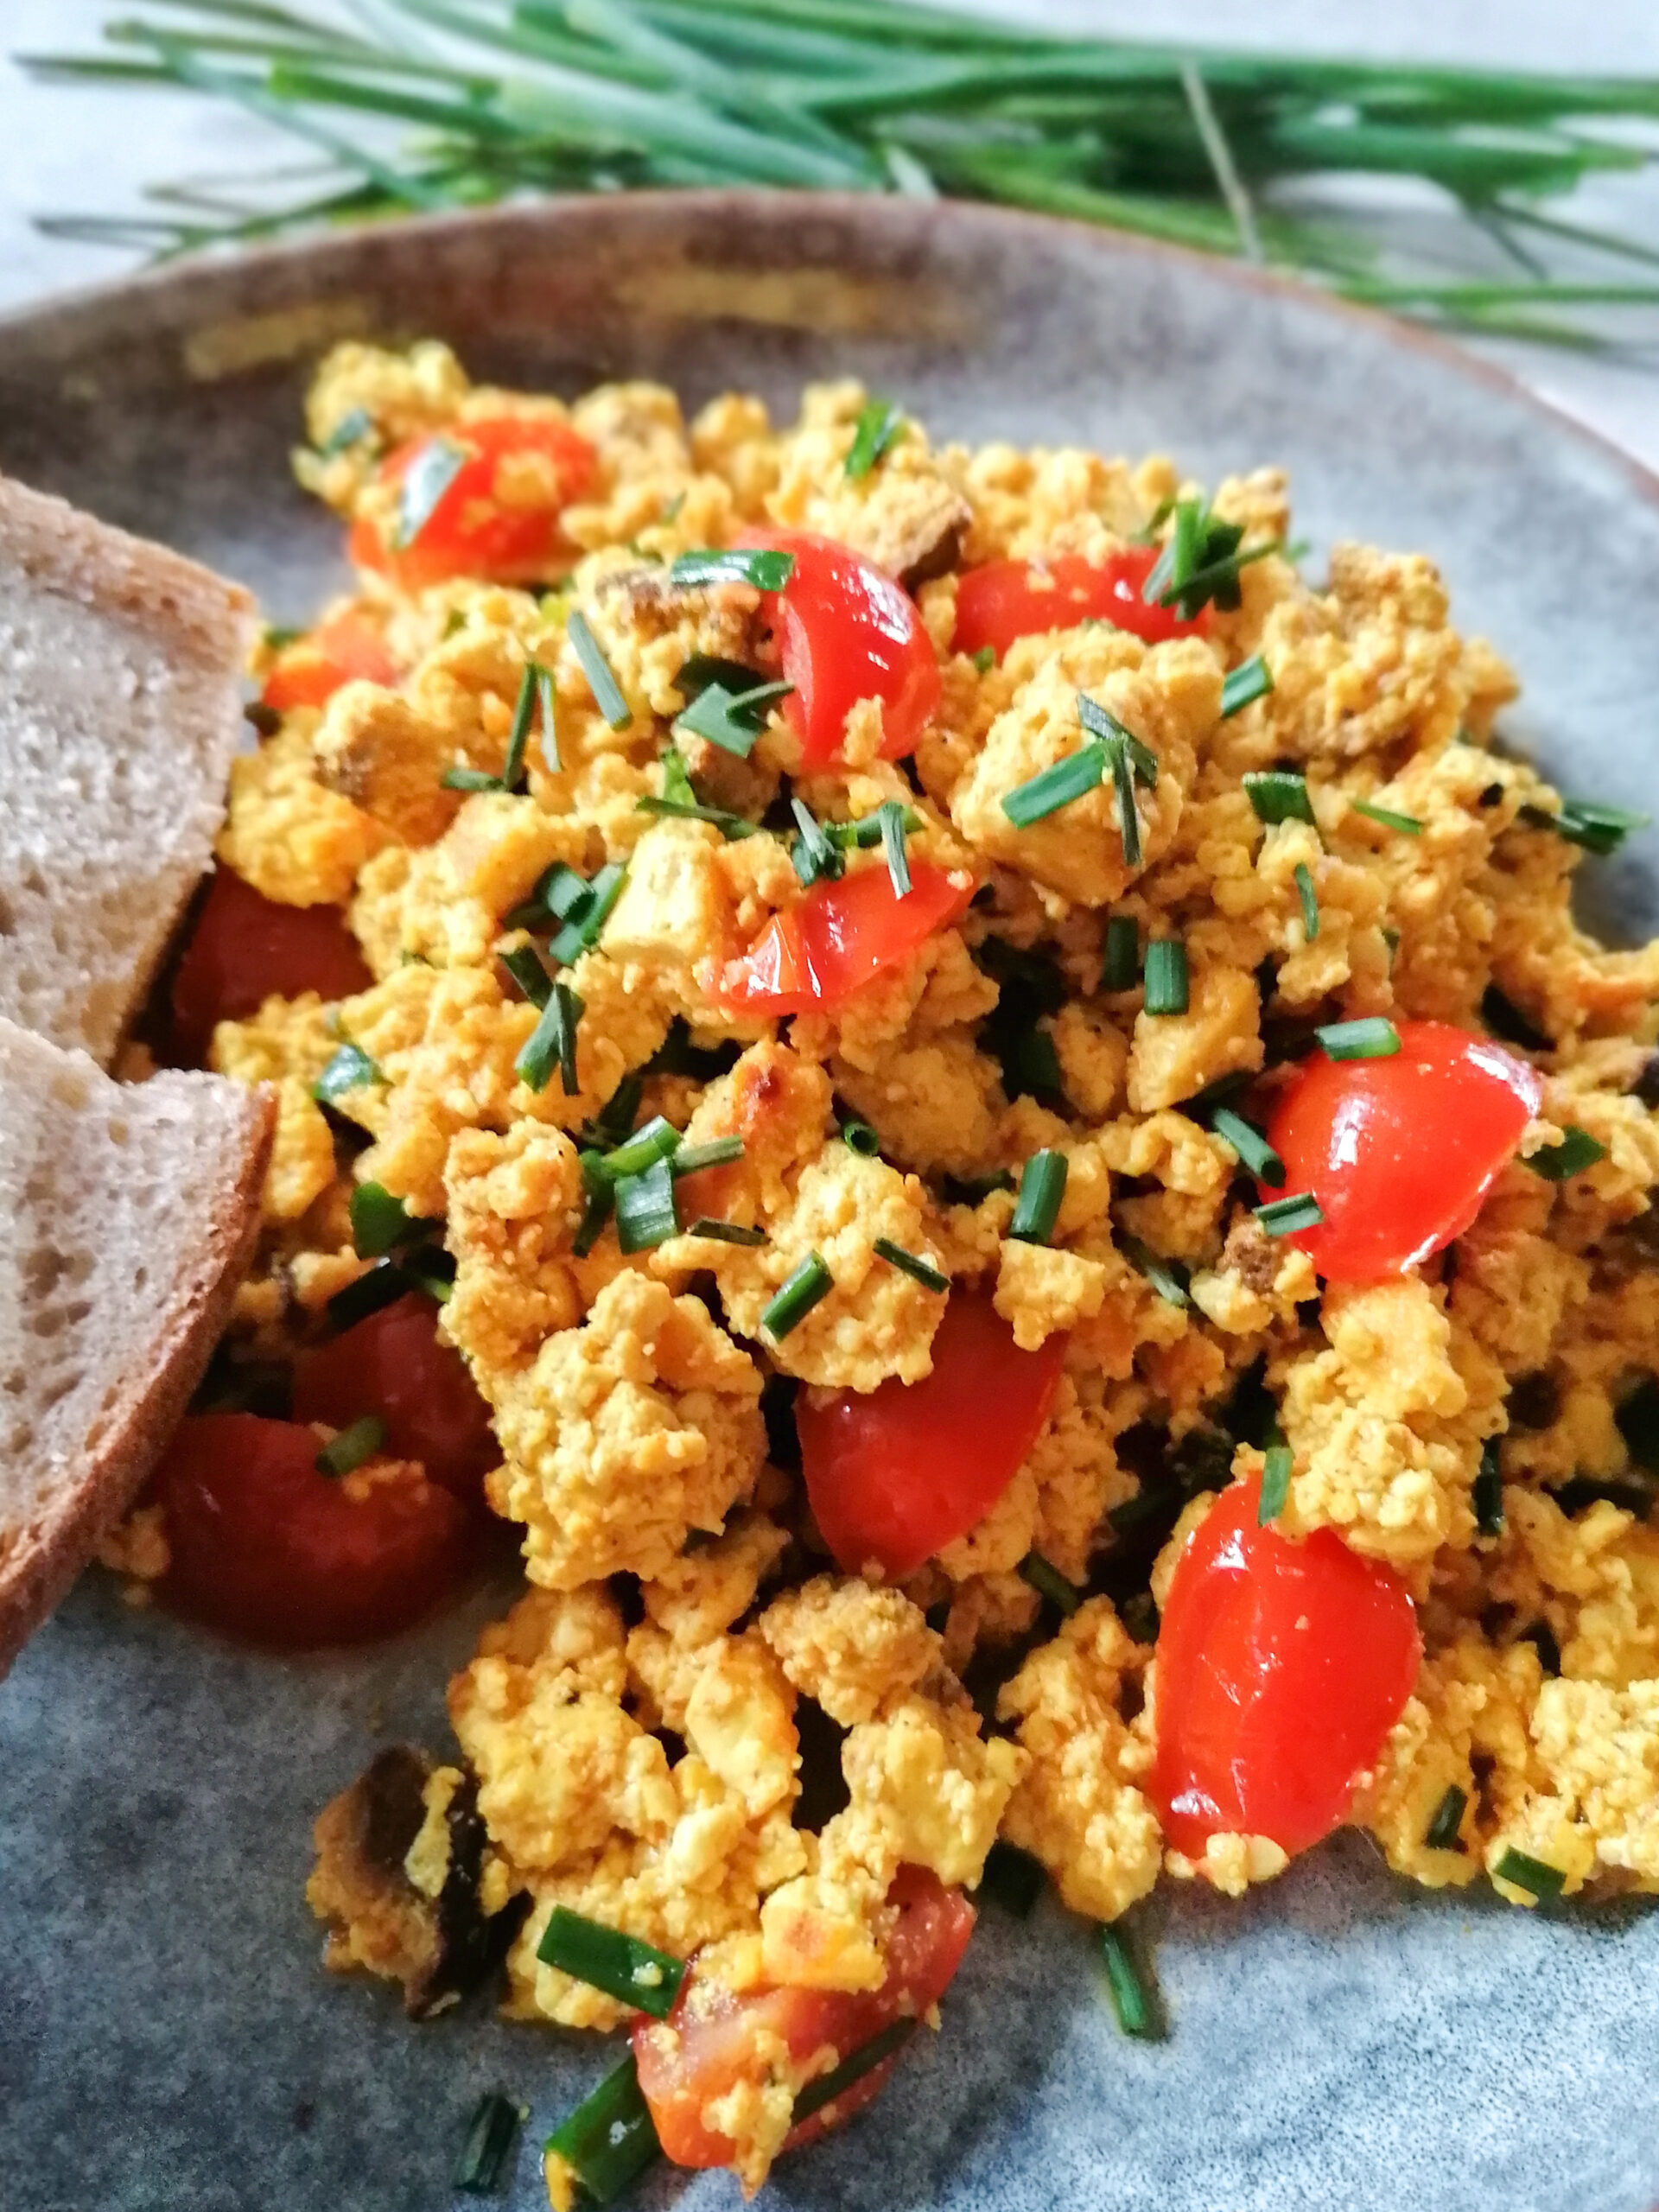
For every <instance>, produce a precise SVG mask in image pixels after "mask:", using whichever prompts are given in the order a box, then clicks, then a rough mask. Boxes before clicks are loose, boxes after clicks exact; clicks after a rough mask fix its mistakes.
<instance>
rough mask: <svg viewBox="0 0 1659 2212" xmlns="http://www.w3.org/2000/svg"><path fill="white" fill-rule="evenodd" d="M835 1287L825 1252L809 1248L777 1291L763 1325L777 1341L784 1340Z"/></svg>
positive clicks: (769, 1301) (768, 1333)
mask: <svg viewBox="0 0 1659 2212" xmlns="http://www.w3.org/2000/svg"><path fill="white" fill-rule="evenodd" d="M835 1287H836V1280H835V1277H834V1276H833V1275H832V1274H830V1272H829V1268H827V1267H826V1266H825V1264H824V1262H823V1255H822V1254H821V1253H817V1252H809V1253H808V1254H807V1255H806V1257H805V1258H804V1260H803V1261H802V1262H801V1263H800V1265H799V1266H798V1268H796V1269H795V1270H794V1272H793V1273H792V1274H791V1275H790V1277H789V1279H788V1281H786V1282H785V1284H784V1285H783V1287H782V1288H781V1289H780V1290H779V1292H778V1294H777V1295H776V1296H775V1297H774V1298H772V1299H771V1300H768V1302H767V1304H766V1307H765V1309H764V1311H763V1312H762V1313H761V1315H760V1326H761V1328H762V1329H763V1330H764V1331H765V1332H766V1335H767V1336H769V1337H770V1338H772V1342H773V1344H781V1343H782V1342H783V1340H784V1338H785V1337H786V1336H787V1335H788V1334H789V1332H790V1331H791V1329H796V1328H798V1327H799V1326H800V1325H801V1323H802V1322H803V1321H804V1320H805V1319H806V1317H807V1315H808V1314H809V1313H810V1312H811V1311H812V1308H813V1307H814V1306H817V1305H818V1304H820V1303H821V1301H822V1300H824V1299H826V1298H828V1296H829V1294H830V1292H831V1291H832V1290H833V1289H834V1288H835Z"/></svg>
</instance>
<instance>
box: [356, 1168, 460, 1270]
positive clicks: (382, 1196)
mask: <svg viewBox="0 0 1659 2212" xmlns="http://www.w3.org/2000/svg"><path fill="white" fill-rule="evenodd" d="M351 1217H352V1248H353V1250H354V1251H355V1252H356V1254H357V1256H358V1258H359V1260H384V1259H385V1256H386V1254H387V1253H388V1252H391V1251H394V1250H395V1249H397V1246H398V1245H399V1244H415V1243H419V1242H420V1241H421V1239H422V1238H423V1237H425V1236H430V1235H431V1234H432V1232H433V1231H434V1230H439V1229H442V1226H443V1224H442V1222H441V1221H432V1220H429V1219H428V1218H427V1217H425V1216H424V1215H420V1214H411V1213H410V1210H409V1208H408V1207H407V1206H406V1205H404V1201H403V1200H402V1199H401V1198H394V1197H393V1196H392V1194H391V1192H390V1191H389V1190H387V1188H386V1186H385V1184H384V1183H359V1185H357V1187H356V1189H355V1190H354V1191H353V1192H352V1197H351Z"/></svg>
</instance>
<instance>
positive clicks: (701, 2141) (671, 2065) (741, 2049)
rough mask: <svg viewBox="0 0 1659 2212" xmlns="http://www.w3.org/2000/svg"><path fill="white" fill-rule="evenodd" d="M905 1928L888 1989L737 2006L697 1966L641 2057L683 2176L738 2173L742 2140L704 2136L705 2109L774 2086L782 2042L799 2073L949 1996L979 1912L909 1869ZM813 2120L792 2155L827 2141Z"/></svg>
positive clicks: (868, 2085) (892, 1948) (764, 1998)
mask: <svg viewBox="0 0 1659 2212" xmlns="http://www.w3.org/2000/svg"><path fill="white" fill-rule="evenodd" d="M887 1897H888V1902H889V1903H890V1904H894V1905H896V1906H897V1907H898V1913H899V1916H898V1919H897V1920H896V1922H895V1923H894V1924H893V1932H892V1934H891V1935H890V1936H888V1938H887V1980H885V1981H884V1982H883V1983H882V1985H881V1986H880V1989H873V1990H868V1991H864V1992H861V1993H849V1992H846V1991H842V1990H827V1989H760V1990H755V1991H753V1992H752V1993H749V1994H748V1995H747V1996H743V1997H738V1996H734V1994H733V1993H731V1992H730V1991H729V1990H727V1989H724V1988H722V1987H721V1985H720V1984H719V1983H717V1982H715V1981H711V1980H700V1979H699V1977H698V1974H697V1970H696V1967H695V1966H693V1967H692V1969H691V1971H690V1974H687V1976H686V1978H685V1980H684V1981H683V1982H682V1984H681V1985H680V1993H679V1995H678V1997H677V1999H675V2003H674V2009H673V2011H672V2012H671V2013H670V2014H669V2016H668V2018H667V2019H666V2020H665V2021H658V2020H650V2019H644V2018H642V2019H640V2020H639V2021H638V2022H637V2023H636V2024H635V2026H634V2031H633V2051H634V2058H635V2061H636V2063H637V2064H638V2066H639V2087H640V2088H641V2089H643V2090H644V2092H645V2102H646V2103H647V2104H648V2105H649V2106H650V2107H651V2116H652V2120H654V2121H655V2122H656V2124H657V2133H658V2138H659V2139H660V2140H661V2143H662V2146H663V2148H664V2151H665V2152H667V2153H668V2155H669V2157H670V2158H672V2159H673V2161H674V2163H675V2164H676V2165H680V2166H727V2165H730V2164H731V2163H732V2160H733V2158H734V2157H735V2155H736V2145H734V2143H733V2142H732V2141H731V2139H730V2138H729V2137H728V2136H724V2135H718V2134H716V2133H715V2132H714V2130H713V2129H712V2128H710V2127H708V2126H705V2125H704V2122H703V2118H702V2114H703V2111H704V2108H705V2107H707V2106H708V2105H709V2103H710V2102H712V2101H713V2100H714V2099H715V2098H716V2097H720V2096H723V2095H725V2094H727V2092H728V2091H729V2090H730V2089H732V2088H734V2086H735V2085H736V2084H737V2083H739V2082H743V2081H747V2080H752V2081H754V2082H757V2083H760V2082H763V2081H765V2079H766V2076H767V2075H768V2073H769V2072H770V2070H771V2069H772V2064H773V2063H774V2057H773V2054H775V2052H776V2048H777V2044H779V2042H781V2043H782V2044H784V2045H785V2047H786V2049H787V2050H788V2052H789V2056H790V2057H791V2059H792V2060H794V2061H795V2062H796V2063H797V2064H800V2063H803V2062H804V2061H805V2060H807V2059H809V2058H810V2057H811V2056H812V2055H813V2053H814V2052H815V2051H820V2050H823V2049H824V2048H825V2046H826V2045H829V2046H831V2047H833V2049H834V2050H836V2052H837V2053H838V2054H839V2055H840V2056H841V2057H842V2058H849V2057H850V2056H852V2054H853V2052H854V2051H855V2050H858V2049H860V2047H861V2045H862V2044H867V2043H868V2042H869V2040H870V2038H871V2037H873V2036H876V2035H879V2034H880V2031H881V2030H882V2029H883V2028H885V2027H887V2026H888V2025H890V2024H891V2023H892V2022H893V2021H894V2020H896V2019H898V2018H901V2017H904V2018H914V2017H915V2016H916V2015H917V2014H918V2013H921V2012H925V2011H926V2009H927V2007H928V2006H929V2005H935V2004H937V2003H938V2000H939V1999H940V1998H941V1997H942V1996H943V1995H944V1992H945V1990H946V1988H947V1987H948V1986H949V1985H950V1978H951V1976H952V1975H953V1974H955V1973H956V1970H957V1967H958V1966H959V1965H960V1964H961V1962H962V1955H963V1952H964V1951H965V1950H966V1949H967V1948H968V1938H969V1936H970V1935H971V1934H972V1932H973V1926H974V1908H973V1907H972V1905H970V1904H969V1902H968V1900H967V1898H966V1897H963V1894H962V1892H961V1891H960V1890H947V1889H945V1888H944V1886H943V1885H942V1884H941V1883H940V1882H939V1880H938V1877H937V1876H936V1875H933V1874H931V1873H930V1872H928V1871H927V1870H926V1869H925V1867H921V1866H901V1867H900V1868H899V1872H898V1873H897V1874H896V1875H895V1876H894V1877H893V1887H892V1889H891V1890H890V1891H888V1893H887ZM892 2070H893V2060H892V2059H887V2061H885V2062H884V2063H882V2064H881V2065H880V2066H877V2067H874V2068H873V2069H871V2071H870V2072H869V2073H868V2074H866V2075H863V2076H862V2077H861V2079H860V2080H859V2081H858V2082H856V2083H855V2084H854V2086H853V2087H852V2088H849V2090H848V2091H847V2093H846V2094H845V2095H844V2096H842V2097H840V2098H837V2099H836V2117H837V2119H843V2118H845V2117H846V2115H847V2114H848V2113H849V2112H852V2111H855V2109H856V2108H857V2107H858V2106H860V2105H861V2104H867V2103H868V2101H869V2100H870V2099H871V2098H872V2097H873V2096H874V2094H876V2092H877V2090H878V2089H879V2088H880V2087H881V2084H882V2083H883V2082H885V2081H886V2080H887V2075H888V2074H889V2073H890V2072H891V2071H892ZM826 2125H828V2123H827V2122H826V2121H825V2120H822V2119H821V2118H820V2117H819V2116H818V2114H817V2113H813V2114H812V2115H811V2116H810V2117H809V2118H808V2119H807V2120H804V2121H803V2122H802V2123H801V2125H800V2126H798V2127H796V2128H793V2129H791V2132H790V2134H789V2136H788V2138H787V2139H786V2141H785V2145H784V2147H785V2150H797V2149H798V2148H799V2146H800V2145H802V2144H803V2143H808V2142H810V2141H811V2140H812V2139H813V2138H814V2137H815V2136H816V2135H819V2134H822V2133H823V2130H824V2127H825V2126H826Z"/></svg>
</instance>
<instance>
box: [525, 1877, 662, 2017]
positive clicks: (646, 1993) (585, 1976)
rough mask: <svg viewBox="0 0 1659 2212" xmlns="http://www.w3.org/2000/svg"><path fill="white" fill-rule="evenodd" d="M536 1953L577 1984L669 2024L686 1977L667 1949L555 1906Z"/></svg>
mask: <svg viewBox="0 0 1659 2212" xmlns="http://www.w3.org/2000/svg"><path fill="white" fill-rule="evenodd" d="M536 1955H537V1958H538V1959H539V1960H540V1961H541V1962H542V1964H543V1966H548V1967H557V1968H558V1970H559V1972H560V1973H561V1974H569V1976H570V1978H571V1980H573V1981H585V1982H586V1983H587V1984H588V1987H589V1988H590V1989H602V1990H603V1991H604V1993H605V1994H606V1995H607V1997H614V1998H615V1999H617V2001H618V2003H619V2004H622V2005H635V2006H637V2007H638V2008H639V2011H640V2012H649V2013H650V2014H651V2016H652V2018H653V2019H655V2020H665V2019H666V2018H668V2016H669V2014H670V2012H671V2011H672V2010H673V2008H674V1999H676V1998H677V1996H678V1995H679V1993H680V1984H681V1982H682V1981H683V1980H684V1979H685V1961H683V1959H676V1958H671V1956H670V1955H669V1954H668V1953H667V1952H666V1951H659V1950H658V1949H657V1948H655V1946H654V1945H652V1944H650V1943H645V1942H641V1941H640V1940H639V1937H638V1936H625V1935H623V1933H622V1932H621V1930H620V1929H616V1928H607V1927H605V1926H603V1925H602V1924H601V1923H600V1922H599V1921H597V1920H588V1919H585V1918H584V1917H583V1916H582V1914H581V1913H579V1912H572V1911H570V1910H569V1908H568V1907H566V1906H564V1905H562V1904H556V1905H555V1906H554V1908H553V1910H552V1912H551V1913H550V1915H549V1916H548V1923H547V1926H546V1929H544V1930H543V1935H542V1940H541V1942H539V1943H538V1944H537V1946H536Z"/></svg>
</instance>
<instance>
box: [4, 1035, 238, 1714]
mask: <svg viewBox="0 0 1659 2212" xmlns="http://www.w3.org/2000/svg"><path fill="white" fill-rule="evenodd" d="M203 1080H204V1081H206V1082H211V1083H213V1084H214V1085H215V1088H216V1089H217V1090H219V1092H220V1095H221V1096H228V1095H230V1094H232V1093H238V1086H237V1085H235V1084H230V1083H223V1084H221V1083H220V1081H219V1078H217V1077H204V1078H203ZM238 1105H239V1108H240V1111H239V1114H238V1121H237V1122H236V1124H235V1130H236V1135H237V1138H238V1142H239V1145H240V1153H239V1156H238V1160H237V1162H236V1166H235V1171H234V1179H233V1180H232V1183H231V1185H230V1186H229V1188H228V1190H226V1191H224V1192H222V1193H221V1194H220V1195H219V1196H218V1197H217V1198H215V1200H214V1204H213V1211H211V1212H209V1213H207V1215H206V1217H204V1219H203V1221H202V1222H201V1224H200V1237H199V1240H198V1243H197V1244H196V1247H195V1249H194V1252H193V1255H192V1259H191V1263H190V1264H189V1266H188V1268H181V1270H180V1274H179V1277H178V1279H177V1281H176V1282H175V1287H174V1292H173V1295H172V1296H171V1297H170V1299H168V1301H167V1302H166V1304H165V1306H163V1307H162V1308H161V1309H160V1310H159V1311H158V1314H157V1321H158V1326H157V1328H156V1333H155V1335H154V1337H153V1338H152V1339H151V1341H150V1342H149V1344H148V1345H147V1346H146V1348H145V1354H146V1356H145V1357H143V1360H142V1361H140V1360H137V1359H135V1360H132V1361H130V1363H129V1364H128V1367H127V1370H126V1372H125V1373H124V1375H123V1376H122V1377H121V1378H120V1382H119V1385H118V1392H119V1395H118V1397H117V1399H116V1401H115V1402H114V1404H113V1405H112V1407H111V1410H110V1412H109V1414H108V1415H107V1416H106V1419H105V1427H104V1429H103V1433H101V1434H100V1436H99V1440H98V1441H97V1443H96V1444H95V1445H94V1446H92V1448H91V1449H90V1450H89V1451H88V1452H86V1455H85V1457H84V1458H83V1459H82V1460H81V1461H80V1463H79V1467H78V1470H77V1472H76V1475H75V1478H74V1480H73V1482H72V1483H68V1484H64V1485H63V1486H61V1487H60V1489H59V1490H58V1491H56V1492H55V1493H54V1497H53V1498H52V1500H51V1503H50V1504H49V1506H48V1509H47V1510H46V1511H45V1512H44V1513H43V1514H41V1516H39V1517H38V1518H37V1519H36V1520H35V1522H32V1523H31V1524H30V1526H29V1527H28V1528H27V1529H22V1530H21V1531H18V1532H17V1533H16V1536H15V1538H14V1541H13V1542H12V1545H11V1547H10V1550H9V1551H8V1552H7V1554H6V1555H5V1557H4V1559H3V1560H0V1676H3V1675H4V1674H5V1673H6V1672H7V1670H8V1669H10V1665H11V1662H12V1661H13V1660H14V1659H15V1658H16V1656H17V1654H18V1652H19V1651H20V1650H21V1649H22V1646H23V1644H24V1643H25V1642H26V1641H27V1639H28V1638H29V1637H30V1636H31V1635H33V1633H34V1631H35V1630H36V1629H37V1628H38V1627H39V1626H40V1624H41V1622H42V1621H43V1620H44V1619H45V1618H47V1616H48V1613H50V1612H51V1611H52V1610H53V1608H54V1606H55V1605H57V1604H58V1602H59V1601H60V1599H62V1598H63V1597H64V1596H65V1595H66V1594H67V1592H68V1590H69V1588H70V1586H71V1585H72V1584H73V1582H74V1580H75V1579H76V1577H77V1576H78V1575H79V1573H80V1570H81V1568H82V1567H85V1566H86V1562H87V1561H88V1560H90V1559H91V1558H92V1554H93V1553H94V1552H95V1551H96V1550H97V1548H98V1546H99V1543H100V1542H101V1541H103V1539H104V1537H105V1535H107V1534H108V1533H109V1531H110V1530H111V1529H113V1528H114V1527H115V1525H116V1523H117V1522H118V1521H119V1520H120V1518H121V1516H123V1514H124V1513H125V1512H126V1510H127V1509H128V1508H129V1506H130V1504H131V1503H132V1501H133V1499H134V1498H135V1497H137V1494H138V1491H140V1490H141V1489H142V1487H143V1484H144V1482H145V1480H146V1478H148V1476H149V1472H150V1471H151V1469H152V1468H153V1467H154V1466H155V1465H156V1461H157V1460H158V1459H160V1457H161V1455H162V1452H163V1450H164V1449H165V1448H166V1446H167V1443H168V1440H169V1438H170V1437H171V1435H172V1433H173V1431H174V1429H175V1427H177V1425H178V1422H179V1421H180V1419H181V1417H182V1415H183V1414H184V1411H185V1408H186V1407H187V1406H188V1404H189V1402H190V1398H191V1394H192V1393H193V1392H194V1389H195V1387H196V1385H197V1383H199V1382H200V1380H201V1377H202V1375H203V1373H204V1372H205V1370H206V1369H207V1363H208V1360H209V1359H210V1358H211V1357H212V1356H213V1347H214V1345H215V1344H217V1343H218V1341H219V1336H220V1333H221V1332H222V1331H223V1330H224V1327H225V1325H226V1322H227V1320H228V1319H229V1318H230V1311H231V1304H232V1299H233V1298H234V1297H235V1294H236V1287H237V1285H238V1282H239V1281H241V1279H242V1276H243V1274H245V1271H246V1269H247V1267H248V1265H249V1262H251V1259H252V1256H253V1249H254V1244H255V1242H256V1240H257V1236H258V1233H259V1197H260V1191H261V1187H262V1185H263V1184H264V1175H265V1167H266V1164H267V1162H268V1161H269V1160H270V1146H271V1138H272V1135H273V1132H274V1129H275V1127H276V1119H277V1094H276V1093H275V1091H274V1090H270V1089H269V1088H268V1087H262V1088H261V1089H260V1090H248V1091H245V1092H239V1095H238ZM186 1201H188V1194H181V1202H186Z"/></svg>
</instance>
